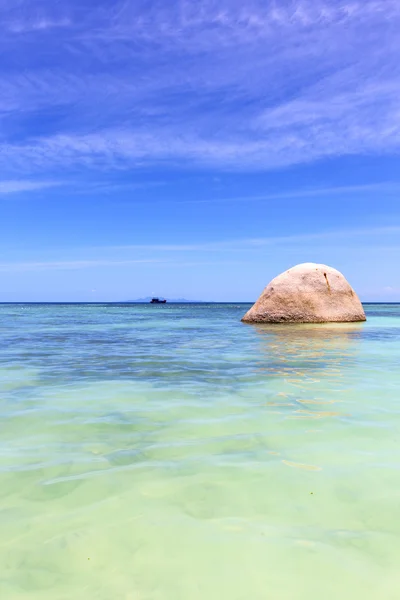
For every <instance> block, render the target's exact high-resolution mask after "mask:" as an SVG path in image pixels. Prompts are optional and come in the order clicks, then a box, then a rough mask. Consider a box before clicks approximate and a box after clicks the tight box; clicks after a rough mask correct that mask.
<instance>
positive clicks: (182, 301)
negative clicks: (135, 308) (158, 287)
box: [125, 296, 202, 304]
mask: <svg viewBox="0 0 400 600" xmlns="http://www.w3.org/2000/svg"><path fill="white" fill-rule="evenodd" d="M152 298H154V296H146V298H137V299H136V300H125V302H126V304H129V303H132V304H139V303H148V302H151V299H152ZM159 298H160V300H164V297H163V296H159ZM165 300H166V301H167V302H168V303H171V302H172V303H173V302H175V303H176V304H190V303H191V302H195V303H198V302H202V300H186V298H165Z"/></svg>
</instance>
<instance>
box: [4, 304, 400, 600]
mask: <svg viewBox="0 0 400 600" xmlns="http://www.w3.org/2000/svg"><path fill="white" fill-rule="evenodd" d="M249 306H250V305H244V304H242V305H240V304H212V305H211V304H210V305H207V304H193V305H191V304H182V305H174V304H167V305H155V306H151V305H134V304H125V305H124V304H97V305H93V304H92V305H89V304H80V305H71V304H69V305H67V304H64V305H62V304H53V305H51V304H47V305H46V304H36V305H34V304H3V305H0V427H1V429H0V432H1V433H0V597H1V599H2V600H3V599H4V600H21V599H27V600H28V599H29V600H50V599H51V600H72V599H73V600H306V599H307V600H339V599H340V600H358V599H359V600H379V599H382V600H399V598H400V569H399V557H400V518H399V516H400V305H389V304H388V305H372V304H369V305H366V312H367V317H368V321H367V323H362V324H344V325H303V326H302V325H294V326H293V325H283V326H281V325H274V326H251V325H244V324H242V323H241V322H240V318H241V317H242V316H243V315H244V313H245V312H246V310H247V308H248V307H249Z"/></svg>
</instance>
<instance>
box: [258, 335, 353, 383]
mask: <svg viewBox="0 0 400 600" xmlns="http://www.w3.org/2000/svg"><path fill="white" fill-rule="evenodd" d="M252 327H253V328H254V331H255V332H256V333H257V335H258V336H259V341H260V344H259V346H260V352H259V357H260V358H259V361H258V364H257V369H258V370H262V371H266V372H268V373H269V374H271V375H291V376H292V377H294V376H295V375H298V376H299V377H300V378H301V377H303V376H307V377H310V376H312V375H313V374H315V375H318V376H321V375H322V373H321V371H326V370H329V372H330V374H331V375H333V374H334V372H335V371H336V372H337V373H339V372H340V370H341V369H342V367H343V365H344V364H349V361H354V360H355V358H356V354H357V342H359V341H360V340H361V338H362V335H363V325H362V324H360V323H343V324H341V323H340V324H338V323H329V324H321V325H319V324H318V325H314V324H312V325H308V324H306V325H287V324H286V325H252Z"/></svg>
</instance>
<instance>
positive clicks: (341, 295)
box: [242, 263, 366, 323]
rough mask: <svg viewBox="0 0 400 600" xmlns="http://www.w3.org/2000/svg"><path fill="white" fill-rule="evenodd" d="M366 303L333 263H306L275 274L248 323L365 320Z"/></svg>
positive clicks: (254, 307) (251, 312)
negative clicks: (276, 275) (363, 304)
mask: <svg viewBox="0 0 400 600" xmlns="http://www.w3.org/2000/svg"><path fill="white" fill-rule="evenodd" d="M365 320H366V318H365V312H364V309H363V307H362V304H361V302H360V300H359V298H358V296H357V294H356V293H355V291H354V290H353V288H352V287H351V285H350V284H349V283H348V281H347V280H346V278H345V277H344V276H343V275H342V273H340V272H339V271H337V270H336V269H333V268H332V267H328V266H326V265H318V264H315V263H304V264H301V265H297V266H295V267H292V268H291V269H289V270H288V271H285V272H284V273H282V274H281V275H278V277H275V279H273V280H272V281H271V283H270V284H269V285H267V287H266V288H265V290H264V291H263V293H262V294H261V296H260V297H259V299H258V300H257V302H256V303H255V304H254V306H253V307H252V308H251V309H250V310H249V311H248V312H247V313H246V314H245V316H244V317H243V319H242V321H244V322H245V323H285V322H286V323H349V322H356V321H365Z"/></svg>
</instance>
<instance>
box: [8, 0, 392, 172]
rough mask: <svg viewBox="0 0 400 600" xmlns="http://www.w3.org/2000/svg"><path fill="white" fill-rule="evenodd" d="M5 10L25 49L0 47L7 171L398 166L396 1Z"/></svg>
mask: <svg viewBox="0 0 400 600" xmlns="http://www.w3.org/2000/svg"><path fill="white" fill-rule="evenodd" d="M10 6H11V3H5V4H4V3H3V5H0V10H1V8H2V7H3V10H4V11H5V13H6V14H5V16H6V18H5V19H4V20H3V22H7V23H9V24H10V23H14V22H15V23H20V25H16V26H14V29H15V27H16V28H17V29H18V27H19V28H20V29H19V32H20V34H21V35H18V36H16V37H17V38H18V44H17V43H16V41H15V40H13V39H11V40H10V38H9V37H7V36H6V37H5V38H4V39H2V40H0V46H1V47H0V50H1V51H2V54H7V51H8V55H9V56H11V55H12V56H13V57H14V59H13V60H14V62H13V63H11V66H10V65H9V66H7V67H6V68H3V69H2V68H0V88H1V95H0V115H1V114H2V118H3V122H4V124H5V125H6V126H5V127H3V128H2V131H3V133H0V166H1V167H2V169H3V170H4V169H7V170H9V171H10V172H11V171H12V170H14V171H15V170H17V171H20V170H21V169H28V170H29V171H43V170H46V169H51V168H69V167H71V168H72V167H74V168H75V167H76V166H77V165H78V166H79V167H80V168H83V167H90V168H107V169H118V168H122V167H129V168H132V167H142V166H143V165H149V164H156V163H159V162H160V161H162V162H163V163H165V162H167V163H172V164H174V165H182V166H184V165H191V166H193V165H196V166H199V167H204V166H206V167H210V166H211V167H218V168H220V169H230V170H232V169H235V170H237V169H241V170H251V169H258V170H265V169H274V168H278V167H282V166H288V165H294V164H300V163H307V162H308V163H309V162H312V161H316V160H320V159H323V158H329V157H337V156H344V155H354V154H371V153H380V154H382V153H392V154H393V153H394V154H397V153H399V152H400V126H399V123H400V119H399V116H400V100H399V98H400V93H399V91H400V64H399V61H398V55H399V53H400V40H399V38H398V35H397V30H398V27H399V26H400V5H399V2H398V1H397V0H385V1H383V0H380V1H378V0H363V1H362V2H361V0H347V1H339V2H332V1H329V0H290V1H289V0H282V1H281V2H279V3H277V2H275V1H273V0H267V1H266V2H262V1H261V0H250V1H249V2H246V4H245V5H243V3H242V2H239V1H238V0H229V1H228V0H221V2H218V3H216V2H215V1H214V0H199V1H198V2H189V1H188V0H180V1H178V0H172V1H171V2H168V3H165V2H164V1H163V2H161V1H159V0H153V1H152V2H141V1H137V2H134V1H133V0H124V1H121V2H117V3H111V4H110V3H104V2H100V3H99V4H98V5H97V6H96V8H93V6H92V5H91V6H90V10H88V7H89V4H86V3H85V2H84V3H83V5H81V3H78V2H77V1H76V0H69V1H68V2H66V3H63V6H62V7H60V6H58V5H54V4H50V2H46V1H45V0H41V1H40V3H39V9H38V10H37V11H32V10H31V9H30V8H29V6H28V3H26V2H22V3H21V5H20V6H21V7H22V9H21V10H19V12H17V13H15V11H13V10H11V9H10ZM4 7H6V8H7V7H8V9H7V10H6V8H4ZM16 15H17V16H18V15H19V19H20V20H19V21H18V20H17V21H15V19H16V18H17V16H16ZM21 15H22V17H23V18H21ZM9 27H10V25H9ZM29 28H30V29H29ZM54 28H57V30H55V29H54ZM53 29H54V31H53ZM43 31H46V33H48V34H49V35H47V34H46V36H45V38H43V37H42V38H40V40H41V43H40V44H37V43H36V44H35V43H34V41H35V37H34V36H35V35H36V36H42V33H43ZM25 34H26V35H25ZM32 36H33V37H32ZM38 39H39V38H38ZM37 41H38V40H36V42H37ZM61 42H62V43H61ZM15 65H18V68H15ZM49 111H50V114H51V119H50V120H49V119H48V116H47V115H48V114H49ZM22 131H23V132H24V133H21V132H22Z"/></svg>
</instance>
